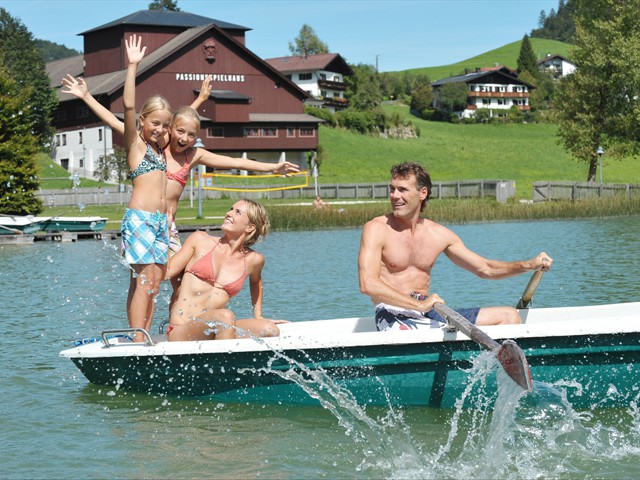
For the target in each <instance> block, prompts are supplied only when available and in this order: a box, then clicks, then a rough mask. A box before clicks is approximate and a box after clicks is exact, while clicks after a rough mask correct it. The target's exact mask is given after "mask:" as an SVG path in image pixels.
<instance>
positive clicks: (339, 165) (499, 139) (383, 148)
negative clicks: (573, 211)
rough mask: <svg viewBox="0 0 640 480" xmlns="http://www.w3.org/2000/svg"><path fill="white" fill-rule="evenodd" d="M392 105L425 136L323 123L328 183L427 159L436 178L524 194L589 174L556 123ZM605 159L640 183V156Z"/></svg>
mask: <svg viewBox="0 0 640 480" xmlns="http://www.w3.org/2000/svg"><path fill="white" fill-rule="evenodd" d="M385 108H386V109H387V111H390V112H391V111H393V112H398V113H399V114H401V115H402V116H404V117H406V118H410V119H411V121H412V122H413V124H414V125H415V126H417V127H418V128H419V129H420V132H421V136H420V138H417V139H408V140H388V139H382V138H374V137H368V136H363V135H357V134H353V133H350V132H346V131H342V130H333V129H331V128H327V127H320V143H321V144H322V146H323V148H324V160H323V162H322V165H321V168H320V178H319V181H320V182H321V183H359V182H379V181H382V182H386V181H388V175H389V167H390V166H391V165H393V164H394V163H397V162H401V161H419V162H421V163H423V164H424V165H426V166H427V168H428V169H429V171H430V173H431V176H432V179H433V180H434V181H445V180H469V179H480V178H484V179H502V180H515V181H516V190H517V191H516V195H517V196H518V197H520V198H531V196H532V185H533V182H534V181H541V180H568V181H577V182H584V181H586V178H587V165H586V164H583V163H578V162H576V161H575V160H573V159H572V157H571V156H570V155H569V154H568V153H566V152H565V151H564V150H563V149H562V147H561V146H560V145H559V144H558V143H557V136H556V131H557V127H556V126H555V125H549V124H528V125H519V124H507V125H484V124H471V125H462V124H460V125H453V124H450V123H443V122H427V121H424V120H420V119H417V118H415V117H413V116H411V115H410V114H409V108H408V107H407V106H399V105H394V106H386V107H385ZM603 164H604V168H603V171H604V181H605V182H607V183H640V159H638V158H636V159H627V160H625V161H616V160H612V159H608V158H607V157H606V154H605V157H604V159H603Z"/></svg>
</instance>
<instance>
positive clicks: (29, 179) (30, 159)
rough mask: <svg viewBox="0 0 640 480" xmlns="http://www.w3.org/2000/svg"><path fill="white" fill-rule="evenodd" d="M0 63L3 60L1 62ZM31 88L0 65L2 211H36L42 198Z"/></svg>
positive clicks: (0, 189) (19, 213) (28, 212)
mask: <svg viewBox="0 0 640 480" xmlns="http://www.w3.org/2000/svg"><path fill="white" fill-rule="evenodd" d="M0 58H1V57H0ZM2 64H4V62H2ZM31 93H32V92H31V89H30V87H23V86H22V85H20V84H19V83H18V82H17V81H15V80H14V79H12V78H11V77H10V76H9V75H7V73H6V71H5V70H4V68H3V67H0V205H2V213H12V214H16V215H37V214H38V213H40V212H41V211H42V202H41V201H40V199H39V198H38V197H36V196H35V195H34V191H35V190H37V189H38V176H37V168H36V160H35V156H36V154H37V153H38V150H39V148H38V144H37V142H36V139H35V137H33V136H32V135H31V129H32V125H31V124H30V123H29V121H28V118H29V116H30V115H29V113H30V112H29V110H30V109H31V106H30V103H31Z"/></svg>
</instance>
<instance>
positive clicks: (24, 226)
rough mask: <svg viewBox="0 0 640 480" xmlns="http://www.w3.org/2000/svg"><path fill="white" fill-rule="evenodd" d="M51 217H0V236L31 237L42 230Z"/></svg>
mask: <svg viewBox="0 0 640 480" xmlns="http://www.w3.org/2000/svg"><path fill="white" fill-rule="evenodd" d="M50 218H51V217H34V216H33V215H0V235H31V234H33V233H36V232H37V231H39V230H41V229H42V225H43V223H44V222H46V221H48V220H49V219H50Z"/></svg>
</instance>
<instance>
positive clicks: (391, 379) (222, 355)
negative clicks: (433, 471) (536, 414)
mask: <svg viewBox="0 0 640 480" xmlns="http://www.w3.org/2000/svg"><path fill="white" fill-rule="evenodd" d="M520 314H521V316H522V318H523V323H522V324H521V325H504V326H493V327H481V328H478V327H471V328H472V331H471V332H469V331H467V333H468V335H465V334H464V333H462V331H465V329H464V328H463V327H464V326H462V327H461V328H460V329H457V330H454V329H452V328H448V327H446V326H445V327H442V328H431V329H427V330H417V331H416V330H414V331H388V332H378V331H376V329H375V325H374V320H373V318H369V317H367V318H340V319H332V320H316V321H303V322H292V323H287V324H282V325H280V330H281V335H280V336H279V337H275V338H265V339H251V338H247V339H238V340H221V341H194V342H168V341H166V337H165V336H164V335H153V336H148V337H147V341H146V342H145V343H132V342H131V340H129V339H128V338H126V335H127V334H129V333H130V332H129V331H128V330H121V331H108V332H103V333H102V335H101V337H99V338H98V339H85V341H84V343H83V342H78V343H79V345H77V346H75V347H73V348H69V349H67V350H64V351H62V352H61V353H60V355H61V356H62V357H65V358H69V359H70V360H72V361H73V362H74V363H75V364H76V365H77V367H78V368H79V369H80V371H81V372H82V373H83V374H84V376H85V377H86V378H87V379H88V380H89V381H90V382H92V383H94V384H98V385H112V386H114V387H117V388H120V389H129V390H134V391H141V392H149V393H153V394H163V395H164V394H166V395H177V396H181V397H182V396H195V397H211V398H214V399H219V400H222V401H238V402H247V401H252V402H253V401H255V402H264V403H269V402H286V403H310V402H315V401H316V400H313V399H312V398H311V397H310V396H309V395H308V394H307V393H305V391H304V390H303V389H302V388H301V387H300V386H299V385H298V384H297V383H296V382H293V381H291V380H290V379H289V378H288V374H289V373H300V374H302V375H307V376H309V378H312V377H313V374H314V372H321V373H322V374H323V375H325V374H326V375H328V376H329V377H331V379H332V380H333V381H335V382H337V383H338V384H339V385H341V386H344V387H345V388H348V389H349V390H350V391H351V392H352V393H353V395H354V396H355V398H356V399H357V400H358V401H359V402H361V404H363V405H371V404H382V405H386V404H388V403H389V402H391V403H392V404H396V405H423V406H433V407H451V406H453V405H454V403H455V401H456V400H457V399H458V398H459V397H460V396H461V395H462V393H463V391H464V389H465V387H466V386H467V384H468V382H469V372H468V371H467V370H468V369H469V367H470V366H471V364H472V360H473V358H474V357H476V356H477V355H478V354H479V350H480V348H481V347H480V345H483V346H485V347H487V348H489V349H493V347H492V346H491V345H487V344H486V343H484V340H483V339H482V338H481V337H483V336H484V337H486V338H489V340H490V342H495V343H496V345H498V346H500V344H502V343H503V342H504V341H505V340H507V339H511V340H514V341H515V344H517V346H519V347H520V348H521V349H522V351H523V352H524V355H525V356H526V360H524V359H523V363H522V365H518V366H517V367H524V369H525V370H526V369H527V360H528V366H529V368H530V374H531V378H532V379H533V382H532V383H531V382H529V383H528V384H525V385H523V387H524V388H531V387H533V390H534V393H535V389H536V385H542V384H544V383H547V384H567V385H568V384H572V385H576V386H579V388H573V389H568V390H567V395H568V400H569V401H570V402H571V403H572V404H573V405H574V406H575V407H578V408H580V407H593V406H598V407H601V406H616V405H629V404H630V403H631V402H633V401H635V400H637V399H638V396H639V395H640V303H620V304H611V305H592V306H580V307H565V308H534V309H521V310H520ZM454 325H456V326H458V327H459V325H457V324H456V323H455V322H454ZM92 340H95V341H92ZM510 343H512V344H513V345H515V344H514V343H513V342H510ZM517 346H516V347H515V348H516V349H517ZM496 349H497V348H496ZM500 350H501V349H500ZM497 356H500V352H498V353H497ZM512 360H513V359H507V361H506V362H505V361H503V360H501V362H502V363H503V366H505V367H506V369H507V370H508V367H509V362H511V361H512ZM514 361H515V362H516V363H517V362H518V361H519V359H518V358H516V359H515V360H514ZM511 366H512V365H511ZM528 373H529V372H528V371H526V374H527V375H528ZM527 380H528V379H527ZM490 388H491V387H490Z"/></svg>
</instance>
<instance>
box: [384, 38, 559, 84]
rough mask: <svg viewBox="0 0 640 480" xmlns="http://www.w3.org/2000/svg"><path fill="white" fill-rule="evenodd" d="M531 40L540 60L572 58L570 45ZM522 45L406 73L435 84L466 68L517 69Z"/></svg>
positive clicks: (510, 45) (553, 41)
mask: <svg viewBox="0 0 640 480" xmlns="http://www.w3.org/2000/svg"><path fill="white" fill-rule="evenodd" d="M529 40H530V41H531V46H532V47H533V51H534V52H535V54H536V56H537V57H538V59H539V60H541V59H543V58H544V57H545V56H546V55H547V53H550V54H552V55H554V54H558V55H562V56H563V57H567V58H569V59H570V58H571V54H570V52H571V47H572V46H571V45H570V44H568V43H564V42H558V41H557V40H547V39H544V38H530V39H529ZM521 43H522V39H520V40H517V41H515V42H512V43H509V44H507V45H504V46H502V47H500V48H496V49H494V50H490V51H488V52H485V53H483V54H481V55H477V56H475V57H472V58H468V59H467V60H462V61H460V62H458V63H453V64H451V65H442V66H439V67H423V68H412V69H410V70H406V71H407V72H411V73H416V74H420V73H423V74H427V75H428V76H429V78H430V79H431V81H432V82H435V81H436V80H441V79H443V78H446V77H450V76H452V75H461V74H463V73H464V71H465V68H468V69H471V70H475V69H476V68H477V67H492V66H494V65H495V64H499V65H504V66H506V67H509V68H512V69H516V68H517V66H518V56H519V55H520V44H521ZM393 73H401V72H393Z"/></svg>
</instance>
